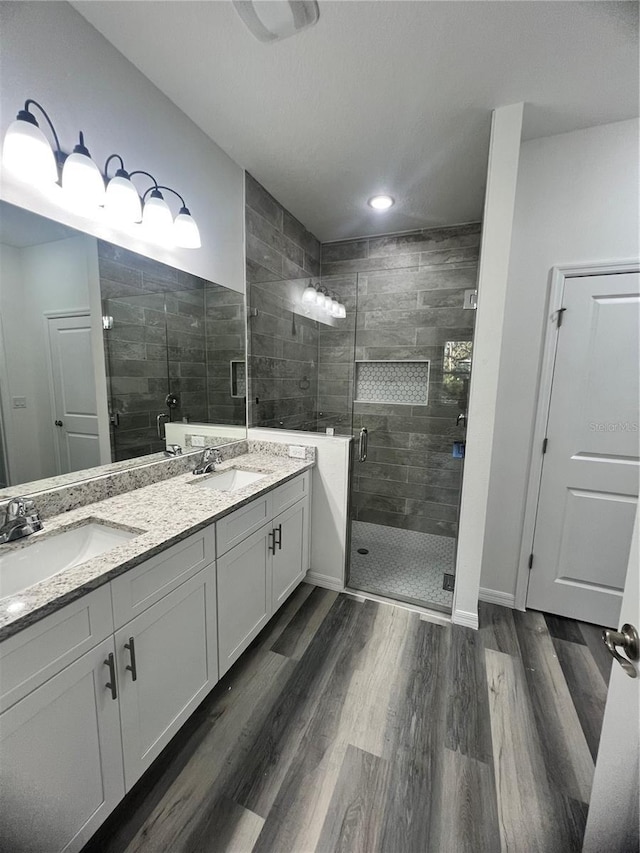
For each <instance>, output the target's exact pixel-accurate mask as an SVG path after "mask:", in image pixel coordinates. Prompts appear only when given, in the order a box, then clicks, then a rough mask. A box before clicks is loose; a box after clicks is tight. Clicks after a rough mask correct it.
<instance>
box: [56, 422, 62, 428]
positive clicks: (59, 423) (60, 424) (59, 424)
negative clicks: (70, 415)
mask: <svg viewBox="0 0 640 853" xmlns="http://www.w3.org/2000/svg"><path fill="white" fill-rule="evenodd" d="M54 424H55V425H56V426H57V427H61V426H62V421H54Z"/></svg>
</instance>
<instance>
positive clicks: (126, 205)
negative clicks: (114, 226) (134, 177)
mask: <svg viewBox="0 0 640 853" xmlns="http://www.w3.org/2000/svg"><path fill="white" fill-rule="evenodd" d="M125 175H126V172H124V173H123V174H116V176H115V177H113V178H111V180H110V181H109V183H108V184H107V191H106V193H105V197H104V209H105V211H106V212H107V214H108V215H109V218H110V219H113V220H116V221H117V222H118V223H121V224H123V225H124V224H129V223H132V222H140V220H141V219H142V203H141V201H140V196H139V195H138V190H137V189H136V188H135V187H134V185H133V184H132V183H131V181H130V180H129V177H128V176H127V177H125Z"/></svg>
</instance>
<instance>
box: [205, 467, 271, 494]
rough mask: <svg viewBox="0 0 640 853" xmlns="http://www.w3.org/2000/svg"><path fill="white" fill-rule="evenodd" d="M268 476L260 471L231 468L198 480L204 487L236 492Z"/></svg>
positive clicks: (217, 490) (218, 490)
mask: <svg viewBox="0 0 640 853" xmlns="http://www.w3.org/2000/svg"><path fill="white" fill-rule="evenodd" d="M266 476H267V475H266V474H260V473H258V471H242V470H241V469H240V468H229V469H228V470H227V471H220V473H219V474H212V475H211V476H210V477H207V479H206V480H201V481H200V482H198V484H197V485H198V486H200V487H201V488H203V489H214V490H215V491H216V492H235V491H237V490H238V489H243V488H244V487H245V486H250V485H251V483H256V482H257V481H258V480H262V479H263V478H264V477H266Z"/></svg>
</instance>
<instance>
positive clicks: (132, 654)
mask: <svg viewBox="0 0 640 853" xmlns="http://www.w3.org/2000/svg"><path fill="white" fill-rule="evenodd" d="M124 647H125V649H128V650H129V660H130V661H131V663H130V664H129V665H128V666H127V667H126V669H128V670H129V672H130V673H131V681H137V680H138V668H137V666H136V644H135V640H134V639H133V637H129V642H128V643H125V644H124Z"/></svg>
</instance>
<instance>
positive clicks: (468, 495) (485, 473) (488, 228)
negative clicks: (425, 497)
mask: <svg viewBox="0 0 640 853" xmlns="http://www.w3.org/2000/svg"><path fill="white" fill-rule="evenodd" d="M523 106H524V105H523V104H521V103H520V104H510V105H509V106H505V107H499V108H498V109H497V110H494V112H493V118H492V122H491V144H490V147H489V163H488V168H487V191H486V195H485V202H484V215H483V218H482V242H481V244H480V267H479V269H478V311H477V315H476V326H475V332H474V341H473V369H472V371H471V386H470V389H469V427H468V429H467V438H466V444H467V451H466V458H465V464H464V477H463V480H462V496H461V501H460V522H459V526H458V550H457V555H456V585H455V592H454V597H453V614H452V621H453V622H455V623H457V624H459V625H467V626H468V627H471V628H477V627H478V594H479V588H480V570H481V555H482V546H483V541H484V536H485V522H486V514H487V495H488V491H489V479H490V472H491V457H490V454H489V449H490V447H491V440H492V436H493V434H494V429H495V424H496V398H497V393H498V366H499V364H500V351H501V336H500V330H501V328H502V323H503V317H504V310H505V300H506V290H507V273H508V268H509V251H510V246H511V227H512V223H513V208H514V200H515V193H516V181H517V175H518V157H519V153H520V139H521V133H522V114H523Z"/></svg>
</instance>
